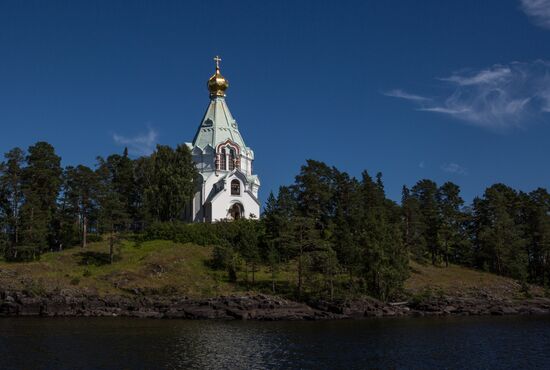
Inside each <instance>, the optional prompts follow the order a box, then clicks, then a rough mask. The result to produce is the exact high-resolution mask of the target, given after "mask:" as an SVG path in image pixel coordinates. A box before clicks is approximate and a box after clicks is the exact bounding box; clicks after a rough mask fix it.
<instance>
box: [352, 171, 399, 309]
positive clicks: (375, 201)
mask: <svg viewBox="0 0 550 370" xmlns="http://www.w3.org/2000/svg"><path fill="white" fill-rule="evenodd" d="M361 196H362V207H363V217H362V221H361V228H360V230H361V245H362V246H363V248H362V253H361V273H362V276H363V278H364V281H365V285H366V289H367V292H368V293H370V294H372V295H374V296H377V297H379V298H381V299H382V300H386V299H388V298H390V297H391V296H393V295H394V294H395V293H396V292H398V291H399V290H400V289H401V288H402V286H403V282H404V281H405V279H406V277H407V275H408V256H407V253H406V251H405V249H404V248H403V244H402V243H403V241H402V237H401V235H402V234H401V215H400V212H399V210H398V207H397V205H395V204H394V203H393V202H391V201H389V200H388V199H387V198H386V196H385V194H384V187H383V184H382V176H381V175H377V181H376V182H374V181H373V180H372V178H371V177H370V176H369V174H368V173H367V172H366V171H365V172H363V179H362V182H361Z"/></svg>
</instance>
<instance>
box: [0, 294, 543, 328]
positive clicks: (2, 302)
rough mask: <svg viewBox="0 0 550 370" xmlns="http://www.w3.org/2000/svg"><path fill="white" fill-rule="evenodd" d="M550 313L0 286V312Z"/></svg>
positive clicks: (505, 306)
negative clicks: (38, 291) (37, 292)
mask: <svg viewBox="0 0 550 370" xmlns="http://www.w3.org/2000/svg"><path fill="white" fill-rule="evenodd" d="M543 314H550V299H549V298H541V297H537V298H530V299H522V300H503V299H487V298H485V299H484V298H471V297H440V298H435V299H430V300H425V301H421V302H400V303H393V304H392V303H385V302H381V301H378V300H376V299H373V298H368V297H366V298H362V299H355V300H350V301H333V302H326V301H321V302H316V303H312V304H309V305H308V304H305V303H299V302H295V301H291V300H287V299H283V298H279V297H275V296H270V295H265V294H252V293H249V294H245V295H230V296H221V297H213V298H205V299H190V298H187V297H164V296H104V297H100V296H96V295H83V294H78V295H74V294H57V295H44V296H32V295H30V294H27V293H25V292H17V291H0V317H136V318H155V319H186V320H257V321H281V320H288V321H292V320H310V321H312V320H352V319H355V320H359V319H366V318H372V317H435V316H486V315H498V316H502V315H543Z"/></svg>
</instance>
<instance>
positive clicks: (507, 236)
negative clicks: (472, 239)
mask: <svg viewBox="0 0 550 370" xmlns="http://www.w3.org/2000/svg"><path fill="white" fill-rule="evenodd" d="M519 211H520V207H519V197H518V194H517V193H516V191H515V190H514V189H512V188H510V187H508V186H506V185H503V184H496V185H493V186H491V187H489V188H487V190H485V193H484V196H483V198H481V199H479V198H477V199H475V200H474V218H475V222H476V242H477V253H476V259H477V265H478V266H479V267H482V268H486V269H489V270H490V271H493V272H496V273H498V274H502V275H508V276H511V277H514V278H517V279H519V280H522V281H524V280H525V279H526V277H527V276H526V275H527V253H526V249H525V247H526V241H525V239H524V237H523V227H522V224H521V223H520V222H519Z"/></svg>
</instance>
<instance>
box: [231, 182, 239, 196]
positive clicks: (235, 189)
mask: <svg viewBox="0 0 550 370" xmlns="http://www.w3.org/2000/svg"><path fill="white" fill-rule="evenodd" d="M231 195H241V182H240V181H239V180H233V181H231Z"/></svg>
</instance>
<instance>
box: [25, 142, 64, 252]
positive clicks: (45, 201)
mask: <svg viewBox="0 0 550 370" xmlns="http://www.w3.org/2000/svg"><path fill="white" fill-rule="evenodd" d="M26 162H27V167H25V169H24V171H23V173H22V180H23V183H22V191H23V194H24V198H25V203H24V205H23V207H22V209H21V218H22V226H23V227H22V229H23V231H22V234H23V235H22V236H23V242H24V243H25V244H27V245H28V246H32V247H35V248H36V250H37V252H38V253H39V252H41V251H43V250H45V249H46V248H47V247H48V246H53V245H56V244H58V241H57V240H55V236H56V231H55V230H54V216H55V213H56V207H57V196H58V194H59V190H60V185H61V173H62V169H61V158H60V157H59V156H57V155H56V154H55V150H54V148H53V146H51V145H50V144H48V143H46V142H38V143H36V144H35V145H33V146H31V147H30V148H29V149H28V155H27V157H26Z"/></svg>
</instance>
